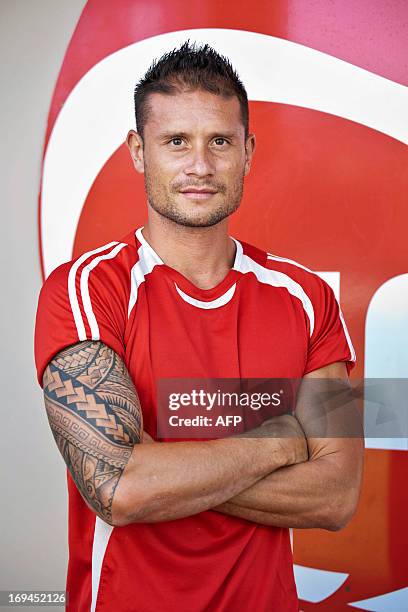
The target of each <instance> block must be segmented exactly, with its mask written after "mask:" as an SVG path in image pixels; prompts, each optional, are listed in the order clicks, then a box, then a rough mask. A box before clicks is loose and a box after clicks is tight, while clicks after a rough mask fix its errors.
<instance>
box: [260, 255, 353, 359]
mask: <svg viewBox="0 0 408 612" xmlns="http://www.w3.org/2000/svg"><path fill="white" fill-rule="evenodd" d="M268 259H273V260H275V261H282V262H284V263H290V264H292V265H294V266H297V267H298V268H302V270H306V272H311V273H312V274H316V272H314V271H313V270H310V268H306V266H302V264H300V263H298V262H297V261H294V260H293V259H286V258H285V257H279V256H278V255H272V254H271V253H268ZM316 275H317V276H318V274H316ZM333 293H334V292H333ZM334 297H335V299H336V302H337V305H338V307H339V316H340V321H341V324H342V326H343V331H344V335H345V336H346V340H347V344H348V349H349V351H350V357H351V359H350V361H355V360H356V352H355V350H354V346H353V343H352V342H351V338H350V334H349V331H348V329H347V325H346V322H345V320H344V316H343V312H342V310H341V306H340V302H339V301H338V299H337V298H336V296H334Z"/></svg>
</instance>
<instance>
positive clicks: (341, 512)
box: [322, 491, 358, 531]
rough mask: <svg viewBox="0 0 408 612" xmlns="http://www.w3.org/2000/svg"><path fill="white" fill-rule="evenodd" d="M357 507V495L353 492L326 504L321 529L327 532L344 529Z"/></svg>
mask: <svg viewBox="0 0 408 612" xmlns="http://www.w3.org/2000/svg"><path fill="white" fill-rule="evenodd" d="M357 506H358V495H357V494H356V493H355V492H354V491H353V492H349V493H348V494H344V493H343V494H342V495H339V496H338V497H337V499H334V500H333V501H332V503H328V504H327V511H326V512H325V516H324V518H323V521H322V522H323V525H322V529H326V530H328V531H340V530H341V529H344V528H345V527H346V526H347V525H348V524H349V523H350V521H351V519H352V518H353V516H354V515H355V513H356V510H357Z"/></svg>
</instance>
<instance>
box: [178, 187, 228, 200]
mask: <svg viewBox="0 0 408 612" xmlns="http://www.w3.org/2000/svg"><path fill="white" fill-rule="evenodd" d="M179 193H181V194H182V195H183V196H184V197H186V198H188V199H189V200H208V199H209V198H211V197H212V196H213V195H215V194H216V193H218V191H216V190H215V189H197V188H194V187H187V189H183V190H181V191H180V192H179Z"/></svg>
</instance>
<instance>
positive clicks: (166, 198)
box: [145, 166, 244, 227]
mask: <svg viewBox="0 0 408 612" xmlns="http://www.w3.org/2000/svg"><path fill="white" fill-rule="evenodd" d="M191 185H192V184H191ZM191 185H189V184H188V185H187V186H191ZM215 187H216V188H217V189H218V193H221V194H222V195H224V198H223V200H224V201H223V202H222V203H220V204H219V206H218V207H217V208H215V209H212V210H209V211H206V210H205V209H204V207H205V204H204V205H202V207H200V208H202V209H204V210H203V212H201V213H197V212H195V213H194V211H191V212H190V211H185V210H180V207H178V206H177V204H176V197H177V194H178V187H177V186H173V187H172V188H170V190H169V191H167V190H166V189H165V188H164V186H161V185H158V184H157V182H156V181H154V179H152V177H151V175H150V172H149V171H148V169H147V168H146V166H145V191H146V194H147V199H148V202H149V204H150V206H151V207H152V208H153V210H154V211H155V212H157V213H158V214H159V215H162V216H163V217H165V218H166V219H169V220H171V221H173V222H174V223H177V224H178V225H184V226H185V227H211V226H212V225H216V224H217V223H219V222H220V221H222V220H223V219H226V218H227V217H229V216H230V215H232V213H234V212H235V211H236V210H237V209H238V208H239V205H240V203H241V199H242V193H243V187H244V172H242V176H241V177H240V179H239V180H237V182H236V184H235V185H234V188H233V189H232V190H231V192H230V193H229V194H228V195H227V194H226V192H227V190H226V188H225V185H222V184H218V183H217V184H216V185H215ZM173 194H174V195H173ZM193 206H194V204H193V203H192V204H191V207H192V208H193Z"/></svg>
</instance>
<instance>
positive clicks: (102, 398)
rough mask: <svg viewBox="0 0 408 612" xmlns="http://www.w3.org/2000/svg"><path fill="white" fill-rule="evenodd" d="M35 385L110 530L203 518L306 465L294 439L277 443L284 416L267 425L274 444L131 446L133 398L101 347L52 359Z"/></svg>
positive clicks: (114, 360) (136, 435)
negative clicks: (288, 468) (268, 479)
mask: <svg viewBox="0 0 408 612" xmlns="http://www.w3.org/2000/svg"><path fill="white" fill-rule="evenodd" d="M43 383H44V394H45V404H46V409H47V414H48V419H49V422H50V426H51V429H52V431H53V435H54V438H55V440H56V442H57V445H58V448H59V450H60V452H61V454H62V456H63V458H64V460H65V463H66V465H67V467H68V469H69V471H70V473H71V476H72V478H73V479H74V481H75V483H76V486H77V487H78V490H79V492H80V493H81V495H82V497H83V498H84V500H85V502H86V503H87V505H88V506H89V507H90V508H91V509H92V510H93V511H94V512H95V513H96V514H98V515H99V516H100V517H101V518H102V519H103V520H104V521H106V522H108V523H110V524H113V525H126V524H128V523H132V522H155V521H168V520H173V519H177V518H181V517H183V516H190V515H192V514H196V513H198V512H201V511H203V510H208V509H210V508H213V507H215V506H218V505H220V504H222V503H224V502H225V501H227V500H229V499H231V498H232V497H233V496H235V495H237V494H238V493H240V492H241V491H244V490H245V489H247V488H248V487H250V486H251V485H253V484H254V483H256V482H257V481H258V480H260V479H261V478H263V477H264V476H266V475H267V474H269V473H271V472H273V471H274V470H276V469H278V468H280V467H282V466H285V465H291V464H293V463H297V462H299V461H305V460H306V459H307V445H306V440H305V439H304V437H303V434H301V435H299V436H298V437H296V435H295V436H292V437H284V436H285V432H287V427H288V426H289V427H293V423H291V424H290V425H288V419H290V418H291V417H288V416H287V415H286V417H285V418H283V417H282V418H281V417H277V418H276V421H275V422H274V423H273V424H271V425H270V428H271V429H270V431H269V435H271V434H272V435H275V436H276V437H269V436H268V437H259V438H256V437H254V438H235V439H234V438H229V439H225V440H210V441H207V442H177V443H166V444H140V442H141V435H142V416H141V410H140V405H139V400H138V397H137V393H136V390H135V388H134V385H133V383H132V381H131V379H130V376H129V374H128V371H127V369H126V367H125V365H124V363H123V361H122V360H121V359H120V357H119V356H118V355H117V354H116V353H115V352H114V351H113V350H112V349H111V348H109V347H107V346H106V345H104V344H103V343H101V342H91V341H85V342H81V343H79V344H76V345H73V346H70V347H68V348H66V349H64V350H63V351H61V352H60V353H58V354H57V355H56V356H55V358H54V359H53V360H52V361H51V362H50V363H49V364H48V366H47V368H46V370H45V372H44V378H43ZM293 421H296V420H295V419H293ZM272 430H273V431H272ZM278 436H279V437H278Z"/></svg>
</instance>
